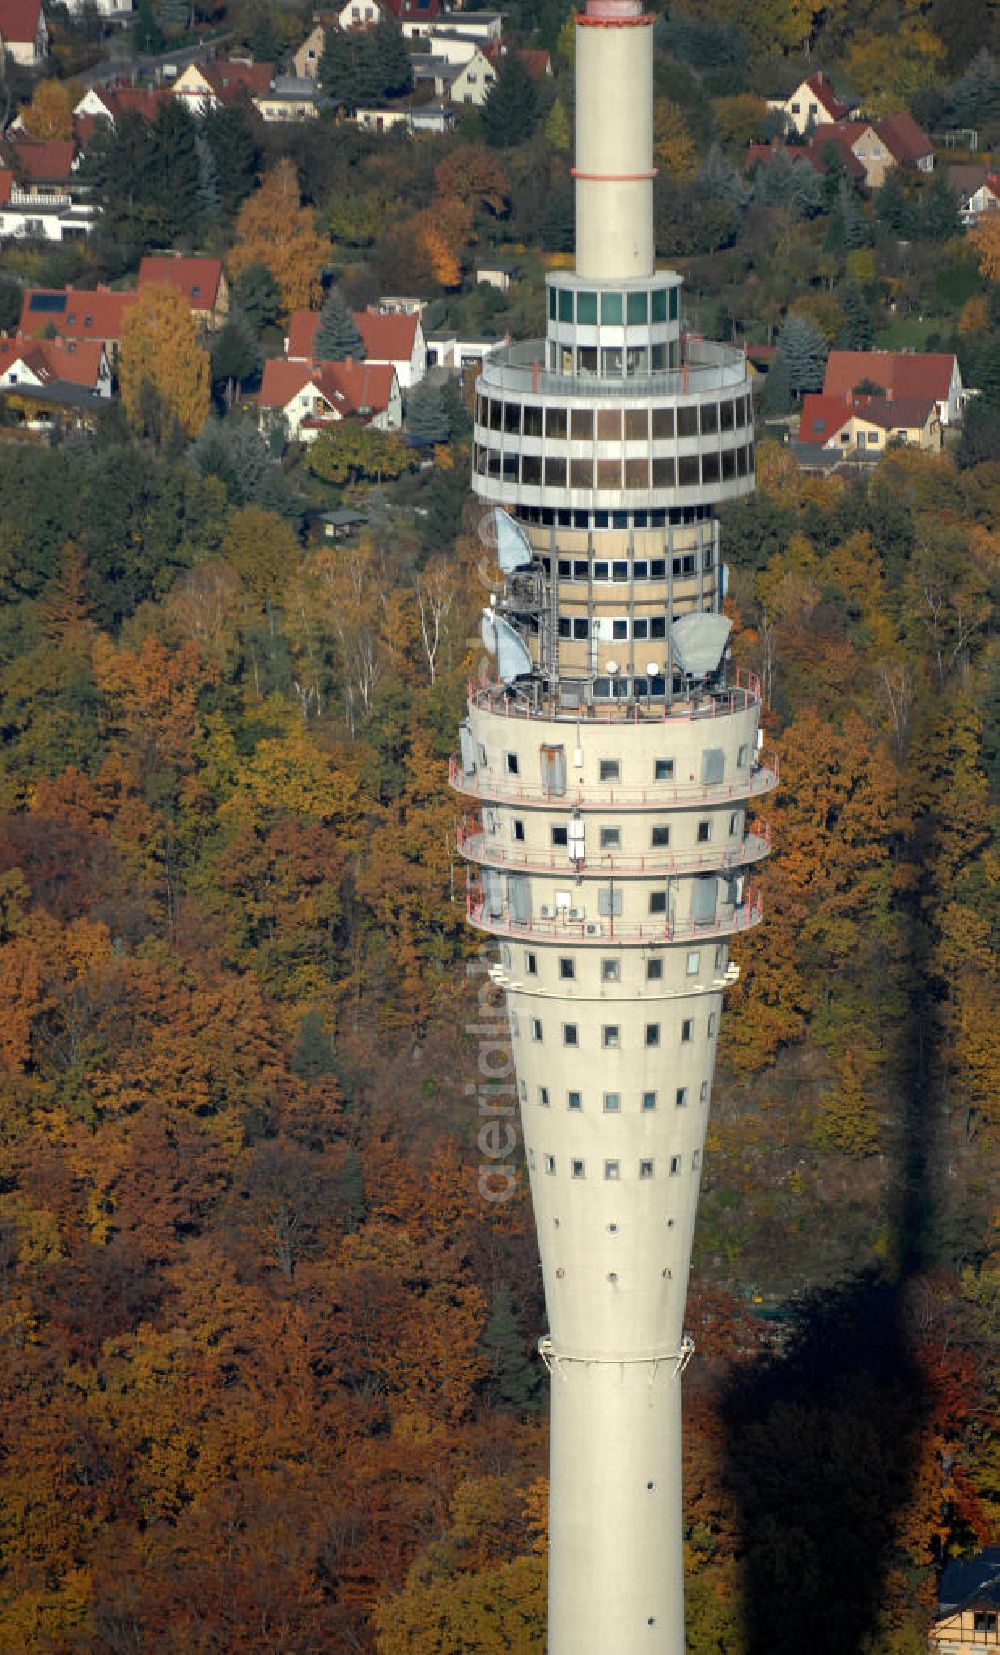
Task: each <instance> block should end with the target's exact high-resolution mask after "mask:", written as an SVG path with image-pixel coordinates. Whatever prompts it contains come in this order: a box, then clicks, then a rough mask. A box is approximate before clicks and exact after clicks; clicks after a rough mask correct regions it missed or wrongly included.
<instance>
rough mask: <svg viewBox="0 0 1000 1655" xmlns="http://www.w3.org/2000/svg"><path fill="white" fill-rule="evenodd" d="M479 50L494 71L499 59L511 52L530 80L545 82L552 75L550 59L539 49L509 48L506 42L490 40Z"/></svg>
mask: <svg viewBox="0 0 1000 1655" xmlns="http://www.w3.org/2000/svg"><path fill="white" fill-rule="evenodd" d="M480 50H481V51H482V54H483V56H484V57H485V58H486V59H487V60H488V62H490V63H492V65H493V67H494V69H495V68H496V67H497V65H498V64H499V62H500V60H501V58H505V57H506V56H507V54H508V53H509V52H513V53H515V54H516V56H517V57H519V58H520V60H521V62H522V63H523V64H524V67H525V69H526V70H527V71H528V74H529V75H530V76H531V78H532V80H545V79H546V77H547V76H548V75H550V74H551V73H552V59H551V57H550V56H549V54H548V52H546V51H543V50H542V49H541V48H540V47H539V48H535V47H530V46H527V47H526V46H511V45H510V43H509V42H508V41H506V40H491V41H489V42H487V43H484V44H483V45H482V46H481V48H480Z"/></svg>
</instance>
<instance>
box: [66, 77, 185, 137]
mask: <svg viewBox="0 0 1000 1655" xmlns="http://www.w3.org/2000/svg"><path fill="white" fill-rule="evenodd" d="M169 97H170V93H169V91H168V90H167V88H166V87H156V88H155V89H150V88H148V87H143V86H127V85H118V84H116V83H115V82H111V83H110V84H109V85H108V86H88V88H87V90H86V92H85V93H84V94H83V97H82V98H81V99H80V101H79V103H78V104H76V106H75V107H74V110H73V115H74V118H75V119H77V120H84V119H86V118H88V117H89V118H90V119H91V120H95V121H106V122H107V124H108V125H109V126H112V127H113V126H115V125H116V124H117V122H118V121H119V120H121V117H122V116H123V115H141V116H142V118H143V120H146V121H155V120H156V114H157V110H158V108H159V106H160V104H161V103H162V101H163V99H164V98H169Z"/></svg>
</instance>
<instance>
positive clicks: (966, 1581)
mask: <svg viewBox="0 0 1000 1655" xmlns="http://www.w3.org/2000/svg"><path fill="white" fill-rule="evenodd" d="M930 1648H931V1650H932V1652H933V1655H989V1651H990V1650H994V1651H996V1650H1000V1547H996V1546H994V1547H991V1548H989V1549H988V1550H986V1551H983V1552H980V1553H979V1555H978V1557H974V1558H971V1559H970V1560H969V1561H968V1562H952V1563H949V1564H948V1566H947V1568H946V1569H945V1571H944V1574H943V1575H942V1576H941V1585H940V1587H939V1588H938V1607H937V1614H936V1615H935V1617H934V1626H933V1628H932V1630H931V1635H930Z"/></svg>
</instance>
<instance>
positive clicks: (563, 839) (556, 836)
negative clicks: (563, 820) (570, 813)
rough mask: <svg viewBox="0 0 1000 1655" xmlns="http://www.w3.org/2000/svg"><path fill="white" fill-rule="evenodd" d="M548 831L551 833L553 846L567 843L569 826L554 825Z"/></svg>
mask: <svg viewBox="0 0 1000 1655" xmlns="http://www.w3.org/2000/svg"><path fill="white" fill-rule="evenodd" d="M550 831H551V834H552V843H553V844H554V845H555V846H557V847H558V846H562V845H568V844H569V828H565V827H554V828H552V829H551V830H550Z"/></svg>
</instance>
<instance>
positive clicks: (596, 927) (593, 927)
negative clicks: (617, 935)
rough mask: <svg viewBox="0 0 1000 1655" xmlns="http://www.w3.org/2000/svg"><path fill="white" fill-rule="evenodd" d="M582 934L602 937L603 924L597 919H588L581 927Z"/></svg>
mask: <svg viewBox="0 0 1000 1655" xmlns="http://www.w3.org/2000/svg"><path fill="white" fill-rule="evenodd" d="M583 934H584V936H585V937H602V936H603V935H604V926H603V925H602V924H601V922H600V920H599V919H588V921H587V923H586V925H585V926H584V928H583Z"/></svg>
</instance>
